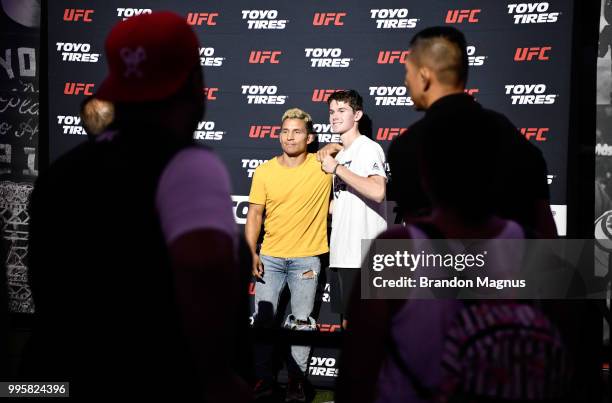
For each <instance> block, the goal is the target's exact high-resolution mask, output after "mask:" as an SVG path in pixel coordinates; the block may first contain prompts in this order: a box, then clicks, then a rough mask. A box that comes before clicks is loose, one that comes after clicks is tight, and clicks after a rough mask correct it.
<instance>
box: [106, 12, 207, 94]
mask: <svg viewBox="0 0 612 403" xmlns="http://www.w3.org/2000/svg"><path fill="white" fill-rule="evenodd" d="M198 48H199V43H198V38H197V37H196V35H195V33H194V32H193V31H192V29H191V27H189V25H188V24H187V22H186V21H185V19H184V18H181V17H180V16H178V15H176V14H174V13H171V12H154V13H152V14H141V15H138V16H135V17H131V18H128V19H127V20H125V21H122V22H119V23H118V24H117V25H115V26H114V27H113V29H112V30H111V32H110V34H109V35H108V38H106V58H107V62H108V76H107V77H106V79H105V80H104V82H103V83H102V85H101V86H100V87H99V89H98V91H97V93H96V97H97V98H100V99H105V100H108V101H111V102H144V101H159V100H162V99H164V98H167V97H169V96H171V95H173V94H175V93H176V92H177V91H178V90H179V89H180V88H181V86H182V85H183V84H184V83H185V80H186V79H187V77H188V76H189V74H190V73H191V72H192V71H193V68H194V67H195V66H196V65H198V63H199V56H198Z"/></svg>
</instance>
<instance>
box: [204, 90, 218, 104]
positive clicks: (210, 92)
mask: <svg viewBox="0 0 612 403" xmlns="http://www.w3.org/2000/svg"><path fill="white" fill-rule="evenodd" d="M217 92H219V88H212V87H211V88H208V87H206V88H204V97H205V98H206V99H207V100H209V101H215V100H216V99H217V96H216V95H215V93H217Z"/></svg>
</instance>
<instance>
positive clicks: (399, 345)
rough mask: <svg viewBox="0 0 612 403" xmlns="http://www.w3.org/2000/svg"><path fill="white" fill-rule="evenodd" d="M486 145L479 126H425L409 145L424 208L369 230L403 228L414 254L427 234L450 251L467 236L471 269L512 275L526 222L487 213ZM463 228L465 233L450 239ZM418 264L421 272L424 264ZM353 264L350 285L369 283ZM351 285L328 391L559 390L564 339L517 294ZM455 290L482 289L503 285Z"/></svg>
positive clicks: (519, 393)
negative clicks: (427, 212)
mask: <svg viewBox="0 0 612 403" xmlns="http://www.w3.org/2000/svg"><path fill="white" fill-rule="evenodd" d="M498 146H499V139H498V138H496V137H495V136H490V135H489V133H488V132H487V131H485V130H475V131H474V132H473V133H472V135H471V136H469V137H467V138H460V137H457V136H455V134H454V133H451V132H448V131H433V132H430V133H428V136H427V137H425V138H424V139H423V141H422V142H421V143H420V145H419V149H418V150H417V153H416V155H417V158H418V160H417V164H418V166H419V170H420V172H422V173H423V177H422V184H423V188H424V190H425V192H426V193H427V195H428V197H429V199H430V200H431V202H432V211H431V216H430V219H429V220H428V221H427V222H423V221H419V222H413V223H408V224H406V225H405V226H403V225H397V226H394V227H392V228H390V229H388V230H387V231H385V232H384V233H383V234H381V235H380V236H379V237H378V239H396V240H401V239H403V240H414V241H412V243H409V242H408V241H406V243H405V245H406V246H405V248H406V250H408V251H411V252H412V253H417V254H418V253H419V252H420V251H422V250H425V251H427V253H429V252H430V251H437V250H436V249H435V247H436V246H439V245H440V242H439V241H437V243H431V242H430V240H445V241H444V243H445V244H446V245H447V247H448V248H449V251H450V252H452V253H454V254H455V255H461V256H463V255H462V254H464V253H466V252H469V251H471V250H472V249H470V247H471V246H470V244H473V243H475V242H476V244H477V245H478V246H477V247H476V248H477V250H485V251H487V252H488V256H487V259H486V266H485V267H483V268H481V269H480V270H481V271H479V273H481V274H482V275H486V276H488V277H489V278H512V275H513V274H515V273H516V272H517V271H518V268H519V267H520V266H521V263H522V262H523V259H525V253H526V250H525V245H524V243H523V242H522V241H520V240H522V239H525V238H529V237H531V236H532V234H531V231H530V230H529V229H528V228H525V227H523V226H522V225H520V224H519V223H518V222H516V221H513V220H508V219H504V218H502V217H500V216H499V215H497V214H496V213H495V204H494V200H493V195H492V193H491V187H492V186H494V183H495V172H496V166H497V164H498V163H499V161H498V159H497V158H496V156H495V155H493V154H492V153H489V152H487V150H489V149H495V148H496V147H498ZM399 185H401V184H399ZM464 187H467V189H469V191H468V192H466V191H464V189H463V188H464ZM400 203H401V202H400ZM400 207H404V206H403V205H401V204H400ZM463 239H465V240H472V241H469V242H468V243H467V244H463V243H462V242H461V241H457V240H463ZM473 240H478V241H473ZM495 240H505V241H507V240H519V241H516V242H495ZM409 245H412V249H411V248H410V246H409ZM445 256H447V255H445ZM367 269H368V268H367V267H364V269H363V270H367ZM390 270H391V269H390ZM424 270H425V273H426V274H425V275H426V276H428V278H431V276H435V274H433V273H431V272H430V271H429V270H430V269H429V268H427V269H424ZM468 272H469V270H468ZM417 273H418V274H417ZM415 275H416V276H420V275H421V271H419V270H417V271H416V272H415ZM454 275H458V273H454V274H450V276H454ZM462 275H463V277H462V278H465V276H470V273H462ZM363 276H368V274H367V272H366V271H362V272H361V273H360V280H359V286H361V287H368V286H369V287H371V286H372V285H371V284H370V285H362V283H361V278H363ZM417 280H418V279H417ZM366 281H368V280H366ZM359 286H358V287H356V288H355V290H354V292H353V295H352V299H351V306H350V310H349V313H350V315H351V318H353V319H352V320H351V322H350V325H349V328H348V330H349V331H348V332H347V335H346V339H345V346H344V349H343V352H342V358H341V360H340V369H339V374H340V375H339V379H338V389H337V394H336V401H337V402H340V403H344V402H351V403H361V402H363V403H366V402H368V403H370V402H377V403H400V402H401V403H426V402H471V403H485V402H488V403H490V402H498V403H499V402H508V403H509V402H513V403H517V402H544V401H546V402H562V398H563V397H564V393H565V391H566V389H565V386H566V385H567V379H568V378H567V374H568V372H567V371H566V368H567V366H566V362H565V359H566V350H565V346H564V344H563V342H562V340H561V336H560V332H559V330H558V329H557V328H556V326H555V324H554V323H553V321H552V320H551V319H550V318H548V317H547V315H546V314H545V313H544V312H543V311H541V310H540V309H538V308H537V306H533V305H532V304H531V303H530V302H529V301H513V300H512V299H506V300H490V299H481V298H483V297H478V296H477V295H476V297H475V298H479V299H472V300H459V299H457V298H455V297H453V296H452V295H453V294H452V290H448V291H451V294H450V295H448V294H446V295H445V296H440V295H438V296H437V298H434V296H435V295H437V294H436V291H438V290H435V289H433V288H429V289H427V288H418V287H417V288H407V289H406V294H405V298H406V299H361V289H362V288H361V287H359ZM444 291H447V290H444ZM455 291H457V292H459V291H463V290H461V289H457V290H455ZM467 291H468V292H470V293H471V292H478V293H479V294H480V295H485V296H486V298H498V296H501V295H506V296H507V295H508V294H506V293H507V292H510V293H511V292H512V290H504V291H499V290H495V291H491V290H490V289H486V288H485V287H483V288H482V289H481V290H476V289H473V290H467ZM472 295H474V294H472ZM510 295H511V294H510ZM381 297H384V295H381ZM364 346H367V348H364ZM466 351H468V353H466Z"/></svg>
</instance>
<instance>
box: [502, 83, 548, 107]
mask: <svg viewBox="0 0 612 403" xmlns="http://www.w3.org/2000/svg"><path fill="white" fill-rule="evenodd" d="M505 88H506V95H510V99H511V100H512V105H552V104H554V103H555V101H556V100H557V95H554V94H546V84H508V85H506V86H505Z"/></svg>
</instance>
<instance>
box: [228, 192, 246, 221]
mask: <svg viewBox="0 0 612 403" xmlns="http://www.w3.org/2000/svg"><path fill="white" fill-rule="evenodd" d="M232 209H233V211H234V220H235V221H236V224H240V225H244V224H246V218H247V213H248V211H249V196H238V195H232Z"/></svg>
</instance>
